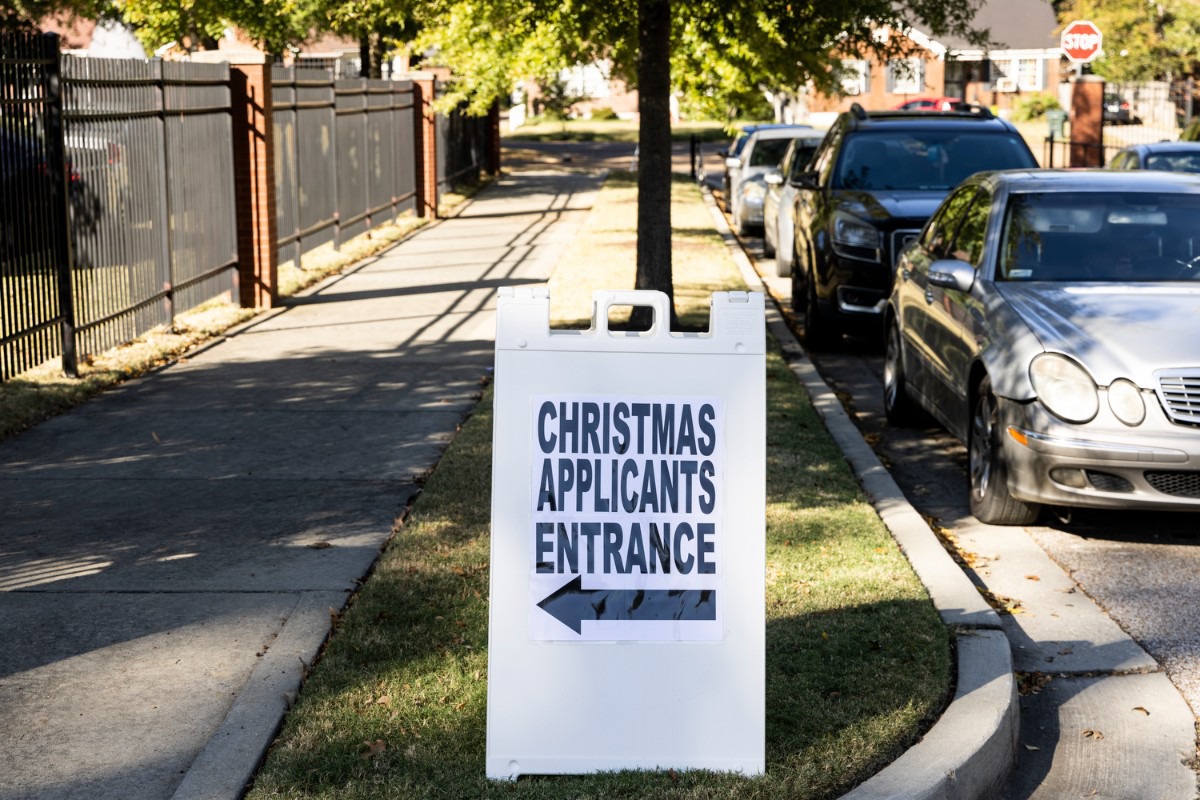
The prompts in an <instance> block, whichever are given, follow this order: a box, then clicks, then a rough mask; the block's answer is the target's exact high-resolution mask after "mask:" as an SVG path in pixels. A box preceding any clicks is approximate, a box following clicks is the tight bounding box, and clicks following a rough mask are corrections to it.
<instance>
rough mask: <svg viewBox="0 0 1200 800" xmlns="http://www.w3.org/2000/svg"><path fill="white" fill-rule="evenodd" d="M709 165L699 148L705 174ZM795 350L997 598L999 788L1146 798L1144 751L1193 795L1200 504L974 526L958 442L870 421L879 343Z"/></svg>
mask: <svg viewBox="0 0 1200 800" xmlns="http://www.w3.org/2000/svg"><path fill="white" fill-rule="evenodd" d="M719 169H720V168H719V165H718V164H716V162H715V161H714V160H712V159H710V161H709V170H710V172H711V173H714V174H719V172H718V171H719ZM709 183H710V185H712V186H719V183H717V181H716V180H715V179H714V178H712V177H710V180H709ZM742 245H743V248H744V249H745V251H746V252H747V254H748V255H749V256H750V258H751V260H752V261H753V262H754V264H755V268H756V269H757V271H758V272H759V273H760V275H762V276H763V278H764V282H765V283H766V285H767V286H768V287H769V289H770V291H771V292H772V294H773V296H774V297H775V298H776V299H777V301H778V302H779V303H780V305H781V307H782V308H783V309H784V312H785V313H786V314H789V315H791V314H793V313H794V312H793V310H792V308H791V286H790V279H787V278H778V277H775V264H774V261H773V260H772V259H769V258H766V257H765V255H764V253H763V249H762V238H761V236H755V235H749V236H746V237H743V239H742ZM809 355H810V357H811V358H812V360H813V362H814V364H815V365H816V367H817V369H818V371H819V372H820V374H821V376H822V377H823V378H824V379H825V380H826V382H827V383H828V384H829V385H830V386H831V387H832V388H833V389H834V391H835V392H836V393H837V394H838V396H839V397H840V398H842V400H843V404H844V405H845V406H846V408H847V410H848V411H849V412H850V413H851V415H852V416H853V418H854V420H855V423H856V424H857V426H858V427H859V429H860V430H861V431H862V432H863V434H864V436H865V438H866V439H867V441H868V442H870V443H871V445H872V447H873V448H874V449H875V451H876V452H877V453H878V454H879V456H880V458H881V459H883V461H884V463H885V464H887V465H888V468H889V471H890V472H891V473H892V475H893V477H894V478H895V480H896V482H897V483H898V484H899V485H900V487H901V489H902V490H903V492H904V494H905V496H906V497H907V498H908V500H909V501H910V502H911V503H912V504H913V506H914V507H915V508H916V509H917V510H918V511H919V512H920V513H921V514H922V516H924V517H926V519H928V520H929V521H930V523H931V525H933V526H934V527H935V528H936V529H938V530H939V531H940V532H941V533H942V535H943V536H944V537H945V539H946V541H947V543H949V544H952V546H953V547H954V548H955V549H956V550H957V552H958V554H959V556H960V558H961V563H962V566H963V568H964V570H965V571H966V572H967V574H968V575H969V576H970V577H971V579H972V580H973V581H975V583H976V584H977V585H978V586H979V587H980V589H981V591H984V592H986V593H987V594H988V596H989V597H990V599H991V601H992V603H993V606H994V607H996V608H998V609H1000V610H1002V611H1003V614H1002V622H1003V624H1004V630H1005V633H1006V634H1007V635H1008V638H1009V641H1010V643H1011V644H1012V647H1013V656H1014V664H1015V667H1016V669H1017V671H1018V673H1019V674H1021V676H1022V698H1021V708H1022V724H1021V745H1022V746H1021V747H1019V748H1018V765H1017V768H1016V770H1015V771H1014V774H1013V777H1012V779H1011V780H1010V782H1009V784H1008V786H1007V787H1006V794H1005V797H1004V800H1059V798H1064V797H1113V798H1117V797H1119V798H1134V797H1137V798H1141V797H1156V796H1159V795H1157V794H1147V793H1145V792H1146V791H1147V786H1148V785H1147V784H1146V782H1145V781H1146V780H1147V777H1148V774H1147V772H1146V765H1147V763H1153V764H1154V765H1155V766H1154V769H1156V770H1165V771H1168V772H1173V773H1174V774H1175V776H1176V780H1177V783H1176V784H1175V785H1176V786H1177V787H1180V789H1179V791H1180V792H1181V793H1180V794H1178V795H1170V796H1172V797H1174V796H1179V797H1186V798H1192V797H1195V796H1196V794H1195V774H1194V772H1193V770H1194V768H1195V760H1194V759H1195V752H1196V751H1195V735H1194V730H1195V728H1194V725H1195V721H1196V717H1195V712H1194V711H1193V709H1200V581H1198V580H1197V577H1198V576H1200V517H1198V516H1196V515H1193V514H1165V513H1158V514H1147V513H1140V512H1117V513H1113V512H1103V513H1099V512H1086V511H1082V512H1081V511H1074V512H1071V513H1068V512H1065V511H1058V512H1055V511H1053V510H1050V511H1048V512H1047V513H1045V514H1044V515H1043V516H1042V518H1041V519H1040V520H1039V521H1038V524H1037V525H1032V526H1028V527H1025V528H1003V527H997V526H990V525H983V524H982V523H979V522H978V521H977V520H975V519H974V517H972V516H971V514H970V512H969V510H968V507H967V471H966V460H967V459H966V448H965V447H964V446H963V445H962V444H961V443H959V442H958V441H957V440H956V439H954V438H953V437H952V436H950V435H949V434H948V433H946V432H945V431H944V430H942V429H940V428H939V427H937V426H936V425H935V424H933V423H930V425H929V426H928V427H923V428H919V429H909V430H900V429H895V428H892V427H890V426H889V425H888V424H887V422H886V420H885V419H884V415H883V407H882V402H881V398H882V369H883V353H882V343H881V342H879V343H876V342H871V341H865V340H853V339H848V340H846V342H845V343H844V346H843V347H842V348H840V349H839V350H837V351H833V352H818V353H810V354H809ZM1148 703H1152V705H1148ZM1151 714H1169V715H1171V717H1172V720H1173V723H1172V725H1171V726H1170V727H1171V728H1172V729H1173V730H1175V731H1176V734H1175V735H1174V738H1173V740H1171V741H1162V740H1154V737H1152V736H1147V735H1146V734H1147V732H1146V731H1143V730H1140V728H1141V725H1142V723H1144V722H1145V721H1146V718H1147V717H1148V716H1149V715H1151ZM1159 721H1161V720H1159ZM1176 754H1178V755H1179V757H1175V756H1176ZM1185 761H1186V762H1187V763H1184V762H1185Z"/></svg>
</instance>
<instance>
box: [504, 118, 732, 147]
mask: <svg viewBox="0 0 1200 800" xmlns="http://www.w3.org/2000/svg"><path fill="white" fill-rule="evenodd" d="M503 136H504V139H505V141H509V142H511V141H522V140H525V141H552V142H554V141H571V142H630V143H635V142H637V140H638V123H637V122H636V121H633V120H623V119H611V120H610V119H605V120H599V119H568V120H562V121H560V120H552V119H546V118H540V117H535V118H531V119H530V120H529V121H528V122H526V123H525V124H524V125H522V126H521V127H519V128H517V129H516V130H515V131H508V130H505V131H504V132H503ZM692 136H695V137H696V138H697V139H700V140H701V141H717V140H721V139H726V138H728V134H727V132H726V126H725V124H724V123H721V122H677V123H675V124H674V125H672V126H671V138H672V139H674V140H675V141H687V140H688V139H690V138H691V137H692Z"/></svg>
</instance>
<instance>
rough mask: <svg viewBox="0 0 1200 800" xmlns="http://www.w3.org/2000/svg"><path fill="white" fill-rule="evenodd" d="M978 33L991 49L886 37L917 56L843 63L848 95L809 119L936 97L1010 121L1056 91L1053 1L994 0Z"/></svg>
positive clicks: (819, 106) (826, 100)
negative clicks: (1022, 102) (1006, 115)
mask: <svg viewBox="0 0 1200 800" xmlns="http://www.w3.org/2000/svg"><path fill="white" fill-rule="evenodd" d="M973 26H974V27H975V28H977V29H980V30H983V29H986V30H987V31H988V32H989V42H990V44H989V46H988V47H987V48H986V49H984V48H980V47H979V46H978V45H973V44H970V43H969V42H967V41H966V40H965V39H963V38H961V37H956V36H944V37H937V38H935V37H934V36H932V35H931V34H929V33H928V32H926V31H922V30H921V29H920V28H910V29H907V30H904V31H894V30H881V31H880V33H879V35H880V36H904V37H907V38H908V39H909V40H910V41H911V43H912V44H914V45H916V48H917V49H916V53H915V54H914V55H913V56H912V57H910V58H902V59H893V60H891V61H889V62H888V63H879V62H875V61H872V60H869V59H855V58H848V59H844V60H843V62H842V66H843V69H844V71H845V74H846V77H845V78H844V79H843V81H842V89H843V94H842V95H840V96H828V95H822V94H819V93H818V94H814V95H812V96H810V97H809V98H808V110H809V112H810V113H812V114H820V113H822V112H824V113H830V112H837V111H844V110H846V109H848V108H849V107H850V104H851V103H860V104H861V105H862V106H863V107H864V108H868V109H887V108H895V107H896V106H898V105H900V104H901V103H904V102H905V101H907V100H909V99H913V98H916V97H921V96H935V97H959V98H962V99H964V100H966V101H967V102H970V103H978V104H980V105H984V106H990V107H996V108H998V109H999V110H1000V111H1001V112H1002V113H1003V112H1005V111H1007V110H1008V109H1011V108H1012V106H1013V103H1014V101H1015V100H1016V99H1017V98H1019V97H1021V96H1023V95H1028V94H1039V93H1042V92H1050V93H1055V92H1056V91H1057V87H1058V83H1059V73H1060V66H1061V63H1062V51H1061V50H1060V49H1059V40H1058V35H1057V32H1056V31H1057V28H1058V20H1057V19H1056V18H1055V15H1054V9H1053V7H1052V6H1051V4H1050V3H1049V2H1048V1H1047V0H988V2H985V3H984V4H983V5H982V6H981V7H980V8H979V10H978V12H976V14H975V20H974V22H973Z"/></svg>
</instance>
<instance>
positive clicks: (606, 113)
mask: <svg viewBox="0 0 1200 800" xmlns="http://www.w3.org/2000/svg"><path fill="white" fill-rule="evenodd" d="M592 119H598V120H609V119H620V117H618V116H617V112H616V111H613V110H612V109H611V108H609V107H608V106H598V107H596V108H593V109H592Z"/></svg>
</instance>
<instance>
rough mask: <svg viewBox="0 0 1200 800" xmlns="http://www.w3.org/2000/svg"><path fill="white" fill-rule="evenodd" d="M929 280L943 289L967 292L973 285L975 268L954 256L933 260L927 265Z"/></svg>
mask: <svg viewBox="0 0 1200 800" xmlns="http://www.w3.org/2000/svg"><path fill="white" fill-rule="evenodd" d="M929 282H930V283H931V284H933V285H934V286H940V287H942V288H943V289H957V290H958V291H960V292H969V291H971V287H972V286H974V285H975V268H974V267H972V266H971V265H970V264H968V263H966V262H965V261H959V260H958V259H955V258H948V259H945V260H942V261H935V262H933V263H932V264H930V265H929Z"/></svg>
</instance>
